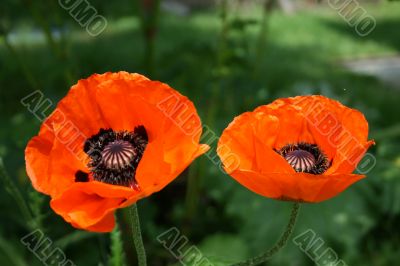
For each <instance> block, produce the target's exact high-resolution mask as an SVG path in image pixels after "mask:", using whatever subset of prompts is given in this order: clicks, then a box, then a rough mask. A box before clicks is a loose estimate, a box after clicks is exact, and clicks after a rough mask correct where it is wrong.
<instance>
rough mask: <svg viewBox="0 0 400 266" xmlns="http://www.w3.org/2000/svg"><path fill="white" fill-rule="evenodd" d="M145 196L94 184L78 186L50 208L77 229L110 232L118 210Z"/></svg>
mask: <svg viewBox="0 0 400 266" xmlns="http://www.w3.org/2000/svg"><path fill="white" fill-rule="evenodd" d="M141 197H143V195H142V194H141V193H140V192H138V191H135V190H132V189H130V188H127V187H122V186H113V185H109V184H105V183H101V182H96V181H93V182H87V183H75V184H74V185H72V186H71V187H70V188H69V189H68V190H66V191H65V192H64V193H63V194H62V195H61V196H59V197H57V198H53V199H52V200H51V202H50V205H51V207H52V209H53V210H54V211H55V212H56V213H57V214H59V215H61V216H62V217H63V218H64V219H65V220H66V221H67V222H69V223H71V224H73V225H74V226H75V227H77V228H81V229H85V230H90V228H91V229H92V230H93V231H96V229H102V230H101V231H106V232H109V231H111V230H112V229H113V226H114V222H113V220H112V219H111V216H112V214H113V212H114V211H115V209H117V208H120V207H121V205H122V203H124V202H125V201H126V200H127V199H131V200H132V198H135V199H136V200H138V199H139V198H141ZM110 215H111V216H110Z"/></svg>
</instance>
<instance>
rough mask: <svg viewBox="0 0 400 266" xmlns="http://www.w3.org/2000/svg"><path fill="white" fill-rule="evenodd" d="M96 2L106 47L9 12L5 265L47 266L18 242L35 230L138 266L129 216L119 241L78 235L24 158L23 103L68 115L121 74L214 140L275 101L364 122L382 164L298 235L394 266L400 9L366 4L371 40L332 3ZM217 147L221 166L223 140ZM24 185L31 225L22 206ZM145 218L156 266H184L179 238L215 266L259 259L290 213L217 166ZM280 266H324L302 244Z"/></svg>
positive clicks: (53, 23) (302, 225) (52, 22)
mask: <svg viewBox="0 0 400 266" xmlns="http://www.w3.org/2000/svg"><path fill="white" fill-rule="evenodd" d="M61 2H68V1H61ZM331 2H335V1H331ZM88 3H90V5H91V6H93V7H94V8H95V9H96V10H97V12H98V14H99V15H102V16H104V18H105V19H106V21H107V26H106V28H105V30H104V31H103V32H101V33H100V34H98V35H97V36H91V35H90V34H88V32H87V31H86V28H85V27H81V26H80V25H79V23H78V22H77V21H76V20H75V19H74V18H73V16H71V15H70V14H69V11H68V10H65V9H64V8H62V7H61V6H60V5H59V3H58V1H50V0H47V1H46V0H40V1H39V0H38V1H31V0H2V1H1V4H0V23H1V24H0V25H1V27H0V34H1V35H0V58H1V60H0V122H1V127H0V156H1V157H2V158H3V160H4V165H5V168H6V170H7V172H8V174H9V178H10V179H11V181H10V180H7V179H4V178H3V179H2V186H1V188H0V189H1V193H0V208H1V212H0V215H1V216H0V225H1V226H0V265H42V263H41V262H40V261H39V260H38V259H37V258H36V257H35V256H34V255H33V254H32V253H31V252H29V250H28V249H27V248H26V247H25V246H24V245H22V243H21V242H20V238H21V237H23V236H24V235H26V234H27V233H29V232H31V231H32V230H33V229H35V226H36V227H39V228H41V229H42V230H44V232H45V234H46V236H48V237H49V238H50V239H51V240H52V241H53V243H54V246H58V247H60V248H61V249H62V250H63V251H64V252H65V254H66V256H67V258H68V259H70V260H71V261H73V262H74V263H75V264H76V265H78V266H79V265H122V264H123V262H121V261H123V260H125V261H126V264H127V265H136V258H135V256H136V255H135V250H134V248H133V244H132V243H131V236H130V225H129V220H128V219H127V218H128V214H129V213H127V211H126V210H122V211H121V210H120V211H118V222H119V225H120V232H118V231H115V232H114V233H112V234H111V235H110V234H93V233H88V232H82V231H78V230H75V229H73V228H72V227H71V226H70V225H69V224H67V223H65V222H64V221H63V220H62V218H60V217H59V216H57V215H55V214H54V213H53V212H52V211H51V209H50V208H49V204H48V202H49V198H48V197H46V196H43V195H41V194H39V193H37V192H36V191H34V190H33V189H32V187H31V184H30V182H29V180H28V178H27V176H26V172H25V165H24V153H23V151H24V148H25V146H26V143H27V142H28V140H29V139H30V138H31V137H32V136H34V135H36V134H37V132H38V130H39V126H40V122H39V121H38V120H37V119H36V118H35V117H34V116H33V115H32V114H31V113H30V112H29V111H28V110H27V109H26V108H25V107H24V106H23V105H22V104H21V103H20V100H21V99H22V98H23V97H24V96H26V95H28V94H29V93H31V92H32V91H34V90H37V89H39V90H41V91H42V92H43V93H44V95H45V97H47V98H49V99H51V100H52V101H53V102H54V103H56V102H57V101H59V100H60V99H61V98H62V97H63V96H64V95H65V94H66V93H67V91H68V89H69V88H70V86H71V85H73V84H74V83H75V82H76V81H77V80H78V79H81V78H86V77H88V76H89V75H91V74H92V73H103V72H106V71H119V70H125V71H129V72H138V73H142V74H146V75H147V76H149V77H150V78H151V79H156V80H160V81H163V82H165V83H168V84H169V85H171V86H172V87H173V88H175V89H177V90H179V91H180V92H181V93H182V94H184V95H187V96H188V97H189V98H190V99H191V100H192V101H193V102H194V103H195V105H196V107H197V109H198V112H199V114H200V116H201V118H202V121H203V123H204V124H205V125H207V126H209V127H210V128H211V129H212V130H213V131H214V132H215V133H216V134H217V135H218V136H219V135H220V133H221V132H222V130H223V129H224V128H225V127H226V126H227V125H228V123H229V122H230V121H231V120H232V119H233V117H234V116H236V115H239V114H240V113H242V112H244V111H249V110H253V109H254V108H255V107H257V106H259V105H263V104H268V103H270V102H271V101H273V100H274V99H276V98H279V97H289V96H295V95H302V94H323V95H325V96H328V97H331V98H334V99H338V100H340V101H341V102H342V103H344V104H346V105H348V106H350V107H353V108H357V109H359V110H360V111H362V112H363V113H364V114H365V115H366V117H367V119H368V121H369V125H370V137H371V138H374V139H375V140H376V142H377V145H376V146H375V147H373V148H372V149H371V150H370V151H371V153H373V154H374V155H375V156H376V166H375V167H374V168H373V169H372V171H371V172H369V173H368V178H366V179H364V180H362V181H360V182H359V183H356V184H355V185H353V186H351V187H350V188H349V189H348V190H346V191H345V192H344V193H342V194H341V195H339V196H338V197H336V198H333V199H331V200H329V201H326V202H323V203H320V204H304V205H303V208H302V210H301V213H300V216H299V220H298V223H297V226H296V228H295V232H294V236H296V235H299V234H301V233H302V232H304V231H306V230H308V229H312V230H313V231H314V232H315V233H316V235H317V237H321V239H323V240H324V246H323V247H322V248H321V250H320V251H319V252H320V254H321V253H322V251H323V250H326V249H327V248H332V249H333V250H334V251H335V252H336V253H337V255H338V257H339V258H340V259H342V260H343V261H345V262H346V263H347V264H348V265H377V266H379V265H398V263H399V260H400V176H399V175H400V154H399V150H400V149H399V148H400V138H399V136H400V119H399V114H400V104H399V103H400V62H399V61H400V55H399V53H400V30H399V29H400V3H399V2H396V1H383V0H382V1H360V0H359V1H358V2H357V3H359V5H360V7H362V8H363V10H365V12H366V14H368V15H370V16H372V17H373V18H374V19H375V21H376V28H375V29H374V30H373V31H372V32H371V33H370V34H368V35H367V36H364V37H362V36H360V35H358V34H357V32H356V30H355V26H351V25H349V24H348V21H346V19H345V18H343V17H342V15H343V14H342V15H341V13H340V12H339V11H338V10H335V9H334V8H332V7H331V6H330V5H329V4H328V2H327V1H312V0H309V1H290V0H288V1H278V0H276V1H274V0H273V1H271V0H265V1H262V0H260V1H246V0H242V1H233V0H232V1H226V0H220V1H212V0H210V1H205V0H197V1H196V0H186V1H185V0H180V1H179V0H174V1H172V0H168V1H167V0H163V1H157V0H143V1H139V0H137V1H135V0H120V1H100V0H89V2H88ZM353 3H354V2H353ZM348 9H349V8H348ZM347 11H351V10H347ZM342 12H344V11H343V10H342ZM353 20H355V21H356V20H357V18H353ZM83 21H84V20H83ZM350 22H351V21H350ZM353 22H354V21H353ZM356 22H357V21H356ZM53 108H54V107H53ZM50 111H51V110H50ZM211 146H212V151H211V156H215V147H216V142H213V143H211ZM10 182H11V183H10ZM12 184H15V185H16V186H17V188H18V190H19V191H20V192H21V194H22V196H23V197H24V199H25V200H26V202H27V204H28V206H29V213H30V215H32V216H33V218H32V219H33V221H29V218H27V217H29V215H28V216H26V215H24V213H25V214H26V211H25V212H24V211H23V210H20V209H19V208H18V205H17V204H16V201H15V197H16V196H18V194H17V192H16V191H15V190H13V189H15V188H13V186H12ZM138 205H139V211H140V214H141V220H142V221H141V222H142V229H143V235H144V241H145V245H146V248H147V252H148V259H149V265H151V266H153V265H154V266H158V265H180V264H179V262H178V261H177V260H176V259H175V258H174V257H173V256H172V255H171V254H170V253H169V252H168V251H167V250H166V249H164V247H163V246H162V245H161V244H160V243H159V242H158V241H157V236H158V235H159V234H161V233H162V232H164V231H165V230H167V229H169V228H171V227H177V228H178V229H179V230H180V232H181V233H182V234H183V235H185V236H186V237H187V238H188V240H189V244H188V245H187V247H189V246H190V245H196V246H197V247H198V248H199V250H200V251H201V252H202V253H203V254H204V256H206V257H207V258H208V259H209V260H210V261H212V262H213V263H214V265H228V264H229V262H235V261H238V260H241V259H245V258H248V257H250V256H254V255H256V254H258V253H259V252H262V251H264V250H266V249H267V248H268V247H270V246H272V245H273V243H274V242H275V241H276V240H277V239H278V237H279V235H280V234H281V232H282V231H283V229H284V227H285V225H286V222H287V220H288V217H289V213H290V206H291V204H290V203H287V202H278V201H274V200H270V199H267V198H263V197H261V196H258V195H256V194H253V193H252V192H250V191H249V190H247V189H246V188H244V187H242V186H240V185H239V184H238V183H236V182H235V181H233V179H231V178H230V177H229V176H227V175H225V174H223V173H221V172H220V171H219V169H218V167H217V166H215V165H213V163H212V162H211V161H210V160H209V159H208V158H207V157H205V156H203V157H202V158H199V159H198V160H196V161H195V162H194V164H192V165H191V166H190V167H189V169H187V170H186V171H185V172H184V173H183V174H182V175H181V176H180V177H178V178H177V179H176V180H175V181H174V182H173V183H172V184H170V185H169V186H167V187H166V188H165V189H164V190H162V191H161V192H159V193H157V194H154V195H152V196H151V197H149V198H147V199H144V200H142V201H140V202H139V204H138ZM33 225H34V226H33ZM123 250H124V254H125V255H124V257H123V258H121V256H120V255H119V254H121V252H122V251H123ZM186 265H190V264H189V263H186ZM268 265H293V266H296V265H322V264H321V263H319V264H318V262H313V260H312V259H311V258H310V257H308V256H307V255H306V254H305V253H303V252H302V251H301V250H300V249H299V247H297V246H296V245H295V244H294V243H293V242H292V241H290V242H289V243H288V245H287V246H286V247H285V248H284V249H283V250H282V251H281V252H280V253H278V254H277V255H276V256H275V257H274V258H273V259H272V261H271V262H270V263H269V264H268Z"/></svg>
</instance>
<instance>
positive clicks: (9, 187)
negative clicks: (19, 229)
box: [0, 157, 36, 228]
mask: <svg viewBox="0 0 400 266" xmlns="http://www.w3.org/2000/svg"><path fill="white" fill-rule="evenodd" d="M0 177H1V180H2V181H3V183H4V187H5V189H6V191H7V192H8V193H9V194H10V195H11V196H12V197H13V198H14V199H15V201H16V203H17V205H18V207H19V208H20V209H21V212H22V214H23V216H24V218H25V220H26V221H28V225H29V227H30V228H36V225H35V224H34V219H33V217H32V214H31V211H30V209H29V207H28V205H27V204H26V201H25V199H24V197H23V196H22V194H21V192H20V191H19V189H18V188H17V186H16V185H15V183H14V182H13V181H12V180H11V178H10V176H9V175H8V174H7V172H6V169H5V166H4V164H3V159H2V158H1V157H0ZM32 223H33V224H32Z"/></svg>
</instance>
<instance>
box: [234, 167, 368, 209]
mask: <svg viewBox="0 0 400 266" xmlns="http://www.w3.org/2000/svg"><path fill="white" fill-rule="evenodd" d="M231 176H232V177H233V178H235V179H236V181H238V182H239V183H240V184H242V185H243V186H245V187H247V188H248V189H250V190H251V191H253V192H255V193H257V194H260V195H262V196H264V197H268V198H274V199H280V200H291V201H300V202H310V203H316V202H321V201H324V200H327V199H330V198H332V197H334V196H336V195H338V194H339V193H341V192H343V191H344V190H345V189H346V188H347V187H348V186H350V185H351V184H353V183H355V182H357V181H358V180H360V179H362V178H364V176H363V175H354V174H342V175H340V174H339V175H329V176H327V175H319V176H315V175H312V174H306V173H296V174H277V173H257V172H252V171H242V170H236V171H234V172H233V173H231Z"/></svg>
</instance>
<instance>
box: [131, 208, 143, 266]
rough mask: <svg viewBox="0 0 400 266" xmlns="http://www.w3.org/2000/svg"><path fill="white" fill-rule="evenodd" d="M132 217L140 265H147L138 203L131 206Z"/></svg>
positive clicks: (134, 240) (133, 234)
mask: <svg viewBox="0 0 400 266" xmlns="http://www.w3.org/2000/svg"><path fill="white" fill-rule="evenodd" d="M131 218H132V236H133V243H134V244H135V248H136V253H137V256H138V265H139V266H146V265H147V261H146V250H145V249H144V245H143V239H142V231H141V230H140V221H139V212H138V209H137V205H136V204H134V205H132V207H131Z"/></svg>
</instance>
